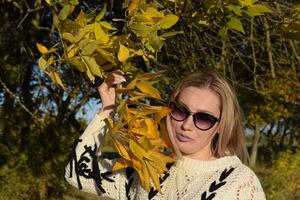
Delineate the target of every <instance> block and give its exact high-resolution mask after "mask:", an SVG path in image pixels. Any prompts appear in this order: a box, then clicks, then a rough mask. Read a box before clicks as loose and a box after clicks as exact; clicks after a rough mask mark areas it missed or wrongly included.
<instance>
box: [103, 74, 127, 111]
mask: <svg viewBox="0 0 300 200" xmlns="http://www.w3.org/2000/svg"><path fill="white" fill-rule="evenodd" d="M125 81H126V79H125V78H124V72H122V71H120V70H116V71H113V72H112V73H110V74H109V75H108V76H107V78H106V79H105V80H104V81H103V83H102V84H101V85H100V86H99V87H98V91H99V94H100V97H101V101H102V109H101V112H106V113H107V115H109V113H110V112H111V111H112V110H113V108H114V106H115V102H116V99H115V98H116V92H115V86H116V85H117V84H120V83H122V82H125Z"/></svg>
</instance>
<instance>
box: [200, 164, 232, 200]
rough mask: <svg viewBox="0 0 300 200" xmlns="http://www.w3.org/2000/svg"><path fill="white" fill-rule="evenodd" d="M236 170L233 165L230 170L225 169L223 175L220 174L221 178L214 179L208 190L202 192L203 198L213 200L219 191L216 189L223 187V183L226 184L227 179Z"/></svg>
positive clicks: (203, 199)
mask: <svg viewBox="0 0 300 200" xmlns="http://www.w3.org/2000/svg"><path fill="white" fill-rule="evenodd" d="M233 170H234V167H231V168H230V169H229V170H227V169H225V170H224V171H223V172H222V173H221V175H220V178H219V181H218V182H217V181H213V182H212V183H211V184H210V187H209V189H208V191H205V192H203V193H202V195H201V200H211V199H213V198H214V197H215V196H216V195H217V193H216V191H217V190H218V189H219V188H220V187H222V186H223V185H225V184H226V181H225V179H226V178H227V177H228V176H229V175H230V174H231V173H232V172H233Z"/></svg>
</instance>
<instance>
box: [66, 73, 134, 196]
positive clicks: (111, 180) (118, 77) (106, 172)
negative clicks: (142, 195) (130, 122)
mask: <svg viewBox="0 0 300 200" xmlns="http://www.w3.org/2000/svg"><path fill="white" fill-rule="evenodd" d="M124 81H125V78H124V77H123V74H122V72H120V71H117V72H113V73H111V74H110V75H109V76H108V78H107V79H105V81H104V82H103V83H102V84H101V85H100V86H99V88H98V90H99V93H100V96H101V100H102V109H101V110H100V112H98V113H97V114H96V116H95V117H94V118H93V120H92V121H91V122H90V124H89V125H88V127H87V128H86V130H85V131H84V133H83V134H82V135H81V136H80V137H79V139H77V140H76V141H75V142H74V145H73V147H72V152H71V154H70V157H69V163H68V165H67V166H66V171H65V178H66V180H67V181H68V182H69V183H70V184H71V185H73V186H75V187H77V188H79V189H81V190H83V191H86V192H91V193H94V194H97V195H102V196H108V197H110V198H113V199H126V198H127V196H128V195H129V194H128V193H129V187H130V184H129V181H128V180H129V179H131V177H130V176H132V174H133V171H132V170H129V169H127V170H120V171H118V172H115V173H112V171H111V169H112V166H113V162H114V160H109V159H99V157H100V156H101V148H100V147H101V144H102V142H103V140H104V136H105V134H106V132H107V130H106V126H105V122H104V119H105V118H107V117H108V116H109V114H110V112H112V110H113V108H114V105H115V85H116V84H120V83H121V82H124Z"/></svg>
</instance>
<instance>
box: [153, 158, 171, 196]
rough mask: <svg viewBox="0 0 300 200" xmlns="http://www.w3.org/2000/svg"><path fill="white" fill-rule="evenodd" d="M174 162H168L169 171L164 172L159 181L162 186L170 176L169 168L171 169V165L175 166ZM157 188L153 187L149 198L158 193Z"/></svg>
mask: <svg viewBox="0 0 300 200" xmlns="http://www.w3.org/2000/svg"><path fill="white" fill-rule="evenodd" d="M173 164H174V163H167V165H166V167H167V169H168V171H167V172H165V173H164V176H163V177H160V178H159V183H160V186H161V187H162V183H163V182H164V181H165V180H166V179H167V178H168V177H169V176H170V173H169V170H170V169H171V167H172V166H173ZM157 192H158V191H157V189H155V188H153V187H151V189H150V192H149V193H148V199H149V200H150V199H152V198H153V197H154V196H155V195H156V194H157Z"/></svg>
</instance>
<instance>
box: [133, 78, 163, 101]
mask: <svg viewBox="0 0 300 200" xmlns="http://www.w3.org/2000/svg"><path fill="white" fill-rule="evenodd" d="M136 87H137V88H138V89H139V90H140V91H141V92H143V93H145V94H148V95H149V96H150V97H153V98H156V99H161V97H160V94H159V91H158V90H157V89H156V88H154V87H153V86H152V85H150V84H148V83H145V82H137V83H136Z"/></svg>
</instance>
